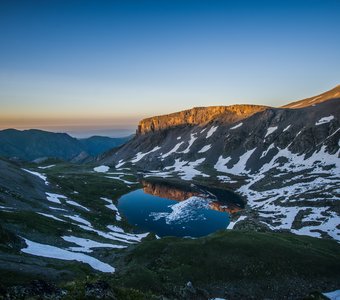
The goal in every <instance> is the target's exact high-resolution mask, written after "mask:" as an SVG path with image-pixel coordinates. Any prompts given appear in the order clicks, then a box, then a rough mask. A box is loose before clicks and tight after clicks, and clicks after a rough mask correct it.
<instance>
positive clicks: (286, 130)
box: [283, 124, 292, 132]
mask: <svg viewBox="0 0 340 300" xmlns="http://www.w3.org/2000/svg"><path fill="white" fill-rule="evenodd" d="M290 126H292V125H290V124H289V125H288V126H287V127H286V128H285V129H283V132H285V131H287V130H288V129H289V128H290Z"/></svg>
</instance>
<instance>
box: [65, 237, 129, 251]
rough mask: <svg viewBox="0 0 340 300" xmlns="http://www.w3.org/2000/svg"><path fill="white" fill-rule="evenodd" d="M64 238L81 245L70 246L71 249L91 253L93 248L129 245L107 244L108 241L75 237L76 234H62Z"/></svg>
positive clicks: (120, 247) (118, 247) (119, 247)
mask: <svg viewBox="0 0 340 300" xmlns="http://www.w3.org/2000/svg"><path fill="white" fill-rule="evenodd" d="M62 239H63V240H64V241H67V242H70V243H74V244H76V245H78V246H79V247H70V250H71V251H78V252H87V253H91V252H92V248H114V249H122V248H126V247H127V246H123V245H113V244H107V243H99V242H96V241H92V240H90V239H83V238H80V237H75V236H62Z"/></svg>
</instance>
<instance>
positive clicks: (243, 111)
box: [137, 105, 267, 134]
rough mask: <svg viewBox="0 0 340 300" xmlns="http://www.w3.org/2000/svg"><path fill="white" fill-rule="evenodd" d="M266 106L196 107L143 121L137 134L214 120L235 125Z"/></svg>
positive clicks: (203, 123)
mask: <svg viewBox="0 0 340 300" xmlns="http://www.w3.org/2000/svg"><path fill="white" fill-rule="evenodd" d="M266 108H267V107H266V106H260V105H231V106H211V107H195V108H192V109H188V110H184V111H180V112H176V113H172V114H168V115H162V116H156V117H151V118H147V119H144V120H141V121H140V122H139V125H138V129H137V134H146V133H148V132H154V131H160V130H165V129H169V128H173V127H177V126H185V125H205V124H206V123H208V122H209V121H211V120H213V119H220V120H221V121H222V122H224V123H226V124H230V123H234V122H237V121H239V120H242V119H244V118H247V117H250V116H251V115H253V114H255V113H257V112H259V111H263V110H265V109H266Z"/></svg>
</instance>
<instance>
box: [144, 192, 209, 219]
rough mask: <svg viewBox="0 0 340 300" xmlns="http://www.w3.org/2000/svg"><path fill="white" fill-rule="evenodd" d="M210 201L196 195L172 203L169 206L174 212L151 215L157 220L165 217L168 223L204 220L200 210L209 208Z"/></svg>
mask: <svg viewBox="0 0 340 300" xmlns="http://www.w3.org/2000/svg"><path fill="white" fill-rule="evenodd" d="M209 203H210V201H208V200H207V199H205V198H201V197H196V196H194V197H190V198H189V199H187V200H185V201H181V202H179V203H176V204H174V205H170V206H169V207H170V208H171V210H172V212H169V213H151V214H150V216H151V217H153V218H154V220H156V221H157V220H159V219H161V218H164V219H165V222H166V224H172V223H177V224H180V223H186V222H188V221H192V220H202V219H203V218H204V216H203V214H201V213H200V212H199V209H209Z"/></svg>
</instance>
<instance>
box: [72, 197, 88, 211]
mask: <svg viewBox="0 0 340 300" xmlns="http://www.w3.org/2000/svg"><path fill="white" fill-rule="evenodd" d="M66 203H68V204H70V205H73V206H77V207H80V208H82V209H84V210H86V211H90V210H89V209H88V208H87V207H85V206H82V205H80V204H79V203H77V202H75V201H72V200H66Z"/></svg>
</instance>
